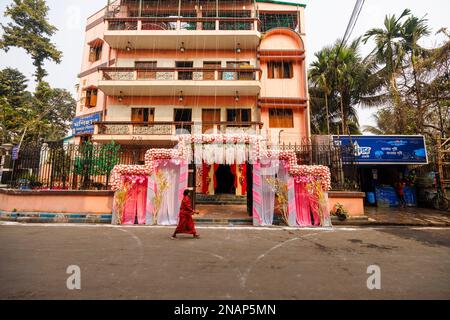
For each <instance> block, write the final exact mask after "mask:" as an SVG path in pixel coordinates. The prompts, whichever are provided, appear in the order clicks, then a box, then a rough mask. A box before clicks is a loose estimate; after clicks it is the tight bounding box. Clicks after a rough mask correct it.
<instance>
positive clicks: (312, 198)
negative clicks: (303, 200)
mask: <svg viewBox="0 0 450 320" xmlns="http://www.w3.org/2000/svg"><path fill="white" fill-rule="evenodd" d="M308 194H309V205H310V207H311V212H312V215H313V219H314V226H320V223H321V221H320V214H319V210H320V207H319V196H318V194H316V192H314V193H312V194H311V193H308Z"/></svg>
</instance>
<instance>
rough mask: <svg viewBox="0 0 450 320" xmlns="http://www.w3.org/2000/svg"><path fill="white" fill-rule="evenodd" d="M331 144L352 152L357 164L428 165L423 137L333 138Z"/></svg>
mask: <svg viewBox="0 0 450 320" xmlns="http://www.w3.org/2000/svg"><path fill="white" fill-rule="evenodd" d="M333 142H334V144H336V145H342V146H346V147H349V149H348V150H353V152H354V157H353V158H354V161H355V162H356V163H359V164H427V163H428V158H427V149H426V146H425V138H424V137H423V136H339V137H338V136H333ZM352 145H353V148H351V146H352Z"/></svg>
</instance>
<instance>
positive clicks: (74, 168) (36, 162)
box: [2, 122, 359, 190]
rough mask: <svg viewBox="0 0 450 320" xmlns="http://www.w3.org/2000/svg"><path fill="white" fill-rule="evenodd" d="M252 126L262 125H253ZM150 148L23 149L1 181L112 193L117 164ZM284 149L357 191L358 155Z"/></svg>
mask: <svg viewBox="0 0 450 320" xmlns="http://www.w3.org/2000/svg"><path fill="white" fill-rule="evenodd" d="M103 125H106V124H103ZM184 125H186V123H184ZM187 125H189V124H187ZM222 125H225V126H228V124H227V123H225V124H224V123H217V122H214V124H213V126H219V127H220V126H222ZM253 126H258V124H257V123H253ZM142 128H145V126H144V127H142ZM237 129H241V128H239V127H238V128H237ZM133 130H134V129H133ZM150 148H152V146H149V145H146V146H128V147H126V146H121V145H118V144H115V143H108V144H103V145H93V144H83V145H73V144H64V145H62V144H34V145H23V146H22V147H21V148H20V151H19V156H18V159H16V160H14V161H11V162H10V164H11V170H9V171H7V172H3V176H2V183H4V184H7V185H8V186H9V187H11V188H19V189H37V190H95V189H98V190H108V189H109V188H110V186H109V184H110V173H111V170H112V169H113V168H114V166H115V165H117V164H144V155H145V152H146V151H147V150H148V149H150ZM281 148H282V149H285V150H293V151H295V152H296V154H297V158H298V160H299V164H306V165H324V166H328V167H329V168H330V170H331V178H332V189H333V190H359V177H358V172H357V167H356V166H355V165H353V162H352V161H351V159H350V158H349V157H351V154H354V152H352V151H351V150H348V149H347V148H346V147H343V146H334V145H330V144H326V145H320V144H309V143H305V144H298V145H282V146H281ZM345 157H347V158H345ZM343 159H345V161H344V160H343Z"/></svg>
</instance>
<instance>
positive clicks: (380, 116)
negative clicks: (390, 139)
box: [363, 108, 395, 135]
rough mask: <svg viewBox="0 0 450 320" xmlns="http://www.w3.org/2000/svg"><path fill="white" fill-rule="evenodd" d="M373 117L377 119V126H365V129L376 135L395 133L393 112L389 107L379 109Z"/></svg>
mask: <svg viewBox="0 0 450 320" xmlns="http://www.w3.org/2000/svg"><path fill="white" fill-rule="evenodd" d="M373 118H374V119H375V126H364V127H363V131H365V132H369V133H372V134H376V135H385V134H393V133H395V132H394V129H395V126H394V123H395V121H394V117H393V115H392V112H391V111H390V110H389V109H386V108H384V109H380V110H378V112H377V113H376V114H375V115H374V116H373Z"/></svg>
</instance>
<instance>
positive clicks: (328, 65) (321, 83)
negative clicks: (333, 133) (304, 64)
mask: <svg viewBox="0 0 450 320" xmlns="http://www.w3.org/2000/svg"><path fill="white" fill-rule="evenodd" d="M331 52H332V48H331V47H327V48H324V49H322V50H321V51H319V52H316V53H315V55H314V56H315V59H316V60H315V61H314V62H313V63H312V64H311V67H310V69H309V75H308V76H309V79H310V81H311V83H312V84H313V86H315V87H316V88H318V89H320V91H322V93H323V97H324V102H325V121H326V128H327V131H326V134H330V108H329V106H328V96H329V94H330V91H331V90H330V89H331V87H332V83H331V79H332V75H331V74H330V72H331V71H332V65H333V63H332V61H331V60H330V59H331V58H332V55H331ZM316 96H317V95H316ZM319 113H320V112H319ZM320 114H322V113H320ZM319 126H320V125H319Z"/></svg>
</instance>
